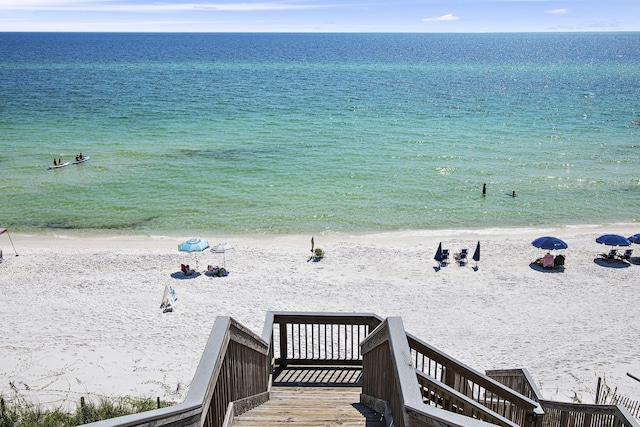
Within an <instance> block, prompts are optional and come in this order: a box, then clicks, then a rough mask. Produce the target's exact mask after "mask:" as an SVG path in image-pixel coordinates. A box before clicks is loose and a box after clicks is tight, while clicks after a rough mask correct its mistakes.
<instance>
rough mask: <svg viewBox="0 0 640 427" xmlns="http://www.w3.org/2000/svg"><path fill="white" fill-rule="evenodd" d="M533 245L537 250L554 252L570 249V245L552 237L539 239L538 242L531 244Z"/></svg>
mask: <svg viewBox="0 0 640 427" xmlns="http://www.w3.org/2000/svg"><path fill="white" fill-rule="evenodd" d="M531 244H532V245H533V246H535V247H536V248H540V249H545V250H547V251H552V250H555V249H567V247H568V245H567V244H566V243H565V242H564V241H563V240H560V239H558V238H557V237H551V236H544V237H538V238H537V239H536V240H534V241H533V242H531Z"/></svg>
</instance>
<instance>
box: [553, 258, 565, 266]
mask: <svg viewBox="0 0 640 427" xmlns="http://www.w3.org/2000/svg"><path fill="white" fill-rule="evenodd" d="M553 266H554V267H555V268H560V267H564V255H556V257H555V259H554V260H553Z"/></svg>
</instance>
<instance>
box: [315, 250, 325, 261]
mask: <svg viewBox="0 0 640 427" xmlns="http://www.w3.org/2000/svg"><path fill="white" fill-rule="evenodd" d="M322 258H324V249H320V248H315V249H314V251H313V261H314V262H318V261H320V260H321V259H322Z"/></svg>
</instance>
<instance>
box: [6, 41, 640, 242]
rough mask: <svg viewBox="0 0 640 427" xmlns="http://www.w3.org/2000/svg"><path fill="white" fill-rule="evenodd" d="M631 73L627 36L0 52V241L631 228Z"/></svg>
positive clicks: (637, 45) (49, 47)
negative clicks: (68, 236) (69, 235)
mask: <svg viewBox="0 0 640 427" xmlns="http://www.w3.org/2000/svg"><path fill="white" fill-rule="evenodd" d="M638 52H640V33H593V34H584V33H578V34H573V33H572V34H20V33H0V93H1V94H2V98H1V100H0V166H1V167H2V170H3V172H4V173H3V177H2V180H1V181H0V194H1V195H2V196H1V197H2V199H1V201H0V226H2V227H9V228H10V229H12V230H16V231H18V230H20V231H28V232H57V231H59V230H67V231H69V230H74V231H78V232H90V233H96V232H108V233H141V234H142V233H163V232H181V233H185V234H189V233H205V232H215V233H265V234H273V233H305V232H322V231H335V232H364V231H382V230H405V229H434V228H461V227H496V226H544V225H565V224H592V223H609V222H640V176H639V175H638V173H637V170H638V166H639V163H640V126H638V125H635V124H633V123H632V122H633V121H634V120H637V119H639V118H640V54H638ZM79 152H82V153H83V154H84V155H90V156H91V160H90V161H89V162H86V163H84V164H81V165H71V166H69V167H66V168H62V169H59V170H48V169H47V167H48V166H49V165H50V164H52V160H53V158H57V157H62V158H63V159H65V160H73V157H74V156H75V154H77V153H79ZM483 183H487V189H488V191H487V195H486V196H485V197H482V195H481V189H482V184H483ZM514 190H515V191H516V192H517V195H518V196H517V197H516V198H512V197H509V196H508V195H507V194H509V193H511V192H512V191H514Z"/></svg>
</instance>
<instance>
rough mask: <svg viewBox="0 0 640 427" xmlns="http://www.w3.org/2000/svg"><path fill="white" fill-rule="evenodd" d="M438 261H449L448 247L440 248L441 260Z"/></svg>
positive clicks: (444, 262) (443, 262)
mask: <svg viewBox="0 0 640 427" xmlns="http://www.w3.org/2000/svg"><path fill="white" fill-rule="evenodd" d="M440 262H441V263H442V264H446V263H447V262H449V249H443V250H442V261H440Z"/></svg>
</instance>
